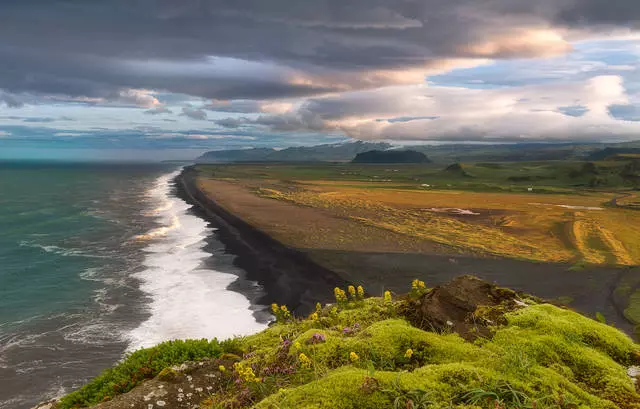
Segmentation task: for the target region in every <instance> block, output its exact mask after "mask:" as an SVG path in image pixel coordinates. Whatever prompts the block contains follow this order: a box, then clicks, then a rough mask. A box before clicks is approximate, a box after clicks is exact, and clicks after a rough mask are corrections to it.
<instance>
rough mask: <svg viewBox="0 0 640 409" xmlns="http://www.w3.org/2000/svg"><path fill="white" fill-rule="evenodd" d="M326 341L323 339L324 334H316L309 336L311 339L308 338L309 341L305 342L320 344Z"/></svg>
mask: <svg viewBox="0 0 640 409" xmlns="http://www.w3.org/2000/svg"><path fill="white" fill-rule="evenodd" d="M326 340H327V339H326V338H325V336H324V334H320V333H318V332H316V333H315V334H313V335H312V336H311V338H309V340H308V341H307V344H321V343H323V342H325V341H326Z"/></svg>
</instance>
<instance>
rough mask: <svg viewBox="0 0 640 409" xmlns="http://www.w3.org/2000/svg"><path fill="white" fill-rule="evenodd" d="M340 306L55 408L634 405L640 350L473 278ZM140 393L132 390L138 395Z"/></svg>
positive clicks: (164, 355)
mask: <svg viewBox="0 0 640 409" xmlns="http://www.w3.org/2000/svg"><path fill="white" fill-rule="evenodd" d="M410 290H411V291H410V292H409V294H407V295H405V296H402V297H396V298H395V299H394V297H393V296H392V294H390V293H389V292H385V293H384V296H383V297H381V298H366V297H365V290H364V289H363V288H361V287H358V288H355V287H349V288H348V289H346V291H345V290H342V289H340V288H336V289H335V291H334V293H335V298H336V301H335V304H332V305H327V306H324V307H323V306H321V305H318V306H317V308H316V311H315V312H313V313H312V314H310V315H309V316H308V317H293V316H292V315H291V314H290V313H289V311H288V309H287V308H286V307H285V306H278V305H275V304H274V305H273V306H272V310H273V312H274V315H275V316H276V318H277V323H276V324H274V325H272V326H270V327H269V328H268V329H266V330H264V331H263V332H261V333H258V334H256V335H253V336H249V337H245V338H238V339H235V340H229V341H223V342H218V341H216V340H213V341H207V340H201V341H172V342H168V343H164V344H161V345H159V346H157V347H154V348H150V349H145V350H140V351H137V352H135V353H133V354H132V355H130V356H129V357H128V358H127V359H126V360H124V361H123V362H121V363H120V364H118V365H117V366H116V367H115V368H113V369H110V370H108V371H106V372H105V373H104V374H102V375H101V376H99V377H97V378H96V379H94V380H93V381H92V382H91V383H89V384H88V385H86V386H84V387H83V388H81V389H80V390H78V391H76V392H74V393H72V394H70V395H68V396H66V397H64V398H62V400H61V401H59V402H57V403H53V404H49V406H48V407H52V408H53V409H69V408H76V407H88V406H92V405H97V406H95V408H96V409H119V408H133V409H147V408H151V407H153V408H156V407H170V408H177V409H186V408H193V407H199V408H202V409H214V408H264V409H266V408H281V409H286V408H296V409H304V408H309V409H311V408H332V409H352V408H355V409H369V408H394V407H395V408H433V409H439V408H440V409H445V408H458V409H472V408H473V409H495V408H503V409H516V408H518V409H523V408H557V409H564V408H567V409H568V408H585V409H586V408H590V409H616V408H618V409H632V408H638V407H640V394H639V393H638V392H637V390H636V387H635V384H634V383H635V381H636V379H635V377H636V376H638V375H637V374H638V368H637V367H634V366H633V365H637V364H638V363H640V355H639V353H640V346H638V345H637V344H635V343H634V342H633V341H631V339H630V338H628V337H627V336H626V335H624V334H623V333H621V332H620V331H618V330H617V329H615V328H613V327H609V326H607V325H605V324H603V323H600V322H597V321H594V320H591V319H589V318H586V317H583V316H581V315H579V314H577V313H575V312H572V311H569V310H566V309H563V308H559V307H556V306H553V305H550V304H546V303H544V302H542V301H541V300H538V299H536V298H534V297H530V296H527V295H525V294H522V293H515V292H513V291H511V290H508V289H505V288H499V287H496V286H494V285H491V284H489V283H486V282H483V281H481V280H478V279H476V278H474V277H469V276H465V277H459V278H457V279H455V280H453V281H452V282H450V283H448V284H445V285H443V286H440V287H436V288H433V289H428V288H426V286H425V284H424V283H423V282H421V281H418V280H415V281H414V282H413V283H412V285H411V287H410ZM132 389H133V390H132Z"/></svg>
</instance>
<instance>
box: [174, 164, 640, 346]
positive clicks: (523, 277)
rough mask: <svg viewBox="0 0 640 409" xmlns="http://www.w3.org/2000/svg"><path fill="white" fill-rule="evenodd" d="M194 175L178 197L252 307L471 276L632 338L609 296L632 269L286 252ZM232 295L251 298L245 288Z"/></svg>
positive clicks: (634, 275)
mask: <svg viewBox="0 0 640 409" xmlns="http://www.w3.org/2000/svg"><path fill="white" fill-rule="evenodd" d="M196 176H197V171H196V170H195V169H194V168H192V167H187V168H185V169H184V171H183V172H182V174H181V175H180V176H179V177H178V180H177V182H178V183H177V186H178V190H179V195H180V196H181V197H182V198H183V199H184V200H187V201H188V202H189V203H191V204H193V205H194V206H195V209H196V211H197V212H198V213H199V214H200V215H201V216H202V217H205V218H206V219H207V220H209V221H210V222H211V223H212V224H213V225H214V226H215V227H217V228H218V230H217V231H216V234H217V236H218V239H219V240H221V241H222V242H223V243H224V244H225V246H226V247H227V250H228V252H230V253H232V254H235V255H237V256H238V257H237V258H236V259H235V263H236V265H238V266H239V267H241V268H242V269H244V270H246V271H247V274H248V277H247V278H249V279H250V280H255V281H257V282H258V283H259V284H260V285H262V286H263V288H264V291H265V292H266V295H262V296H260V297H259V299H256V298H254V299H252V300H251V301H252V303H256V302H257V303H261V304H266V303H271V302H276V303H279V304H286V305H288V306H290V308H292V310H293V311H295V312H296V313H298V314H306V313H308V312H309V311H311V310H312V309H313V306H314V305H315V303H316V302H318V301H320V302H330V301H331V300H332V294H333V291H332V290H333V288H334V287H335V286H344V285H346V284H348V283H355V284H361V285H363V286H365V288H366V289H367V291H368V292H369V293H371V294H372V295H380V294H381V293H382V292H383V291H384V290H386V289H389V290H392V291H395V292H398V293H403V292H406V291H407V290H408V286H409V283H410V282H411V280H412V279H415V278H419V279H421V280H423V281H425V282H426V283H427V284H428V285H429V286H433V285H438V284H442V283H444V282H446V281H449V280H450V279H452V278H454V277H457V276H460V275H463V274H473V275H476V276H478V277H480V278H483V279H485V280H488V281H491V282H494V283H496V284H498V285H501V286H505V287H510V288H513V289H516V290H520V291H523V292H527V293H531V294H533V295H536V296H538V297H541V298H544V299H547V300H553V301H558V302H559V300H562V302H565V303H566V302H568V305H569V307H570V308H573V309H575V310H577V311H579V312H581V313H584V314H586V315H588V316H591V317H594V316H595V315H596V313H601V314H603V315H604V317H605V318H606V319H607V322H608V323H610V324H613V325H615V326H616V327H618V328H620V329H622V330H624V331H626V332H627V333H629V334H632V333H633V328H634V325H633V324H632V323H631V322H630V321H628V320H627V319H626V318H625V316H624V314H623V311H624V309H625V308H626V302H627V299H626V297H619V296H617V295H616V294H619V293H617V292H616V289H617V288H618V287H619V286H620V283H621V282H622V281H623V280H625V281H626V280H629V279H630V278H631V281H632V282H636V281H639V280H638V277H640V269H639V268H637V267H636V268H613V267H611V268H598V267H591V268H585V269H580V270H572V269H570V267H571V266H570V265H566V264H552V263H532V262H526V261H518V260H510V259H501V258H477V257H469V256H451V255H433V254H417V253H416V254H414V253H397V252H395V253H384V252H355V251H337V250H319V249H313V250H303V249H295V248H290V247H287V246H285V245H283V244H282V243H280V242H278V241H276V240H274V239H273V238H272V237H270V236H269V235H268V234H266V233H264V232H263V231H260V230H258V229H256V228H254V227H252V226H251V225H250V224H249V223H247V222H245V221H244V220H242V219H240V218H238V217H237V216H235V215H233V214H231V213H229V212H228V211H226V210H225V209H223V208H222V207H221V206H220V205H218V204H217V203H216V202H215V201H214V200H212V199H211V198H210V197H208V196H207V195H206V194H205V193H203V192H202V191H201V190H200V189H198V187H197V184H196ZM237 290H238V291H240V292H242V293H244V294H247V295H248V296H249V297H251V292H250V291H249V289H242V288H239V289H237Z"/></svg>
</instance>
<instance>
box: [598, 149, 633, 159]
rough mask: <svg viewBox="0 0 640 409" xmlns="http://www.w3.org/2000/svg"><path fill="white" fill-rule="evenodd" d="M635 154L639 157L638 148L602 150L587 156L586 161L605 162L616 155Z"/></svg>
mask: <svg viewBox="0 0 640 409" xmlns="http://www.w3.org/2000/svg"><path fill="white" fill-rule="evenodd" d="M624 154H635V155H640V148H604V149H601V150H598V151H595V152H593V153H592V154H590V155H589V156H588V158H587V159H588V160H596V161H597V160H605V159H608V158H612V157H614V156H618V155H624Z"/></svg>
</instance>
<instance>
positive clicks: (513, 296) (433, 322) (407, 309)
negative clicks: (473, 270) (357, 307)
mask: <svg viewBox="0 0 640 409" xmlns="http://www.w3.org/2000/svg"><path fill="white" fill-rule="evenodd" d="M521 298H527V297H526V296H524V295H521V294H518V293H516V292H514V291H511V290H507V289H504V288H500V287H497V286H495V285H493V284H490V283H488V282H486V281H483V280H481V279H479V278H477V277H473V276H468V275H467V276H461V277H458V278H455V279H454V280H452V281H450V282H449V283H447V284H444V285H442V286H438V287H435V288H434V289H433V290H431V291H429V292H427V293H426V294H424V295H423V296H422V297H420V298H419V299H417V300H412V299H408V300H407V302H406V305H405V306H404V308H403V309H402V313H403V314H404V315H405V316H406V317H407V319H409V321H410V322H411V323H412V324H413V325H414V326H416V327H418V328H422V329H424V330H427V331H437V332H457V333H458V334H460V336H462V337H463V338H464V339H466V340H470V341H471V340H474V339H476V338H478V337H491V335H492V333H491V329H490V327H491V326H493V325H496V324H500V323H503V322H504V314H505V313H506V312H510V311H514V310H516V309H518V308H521V307H523V306H525V305H526V303H524V302H523V301H522V300H521Z"/></svg>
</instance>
